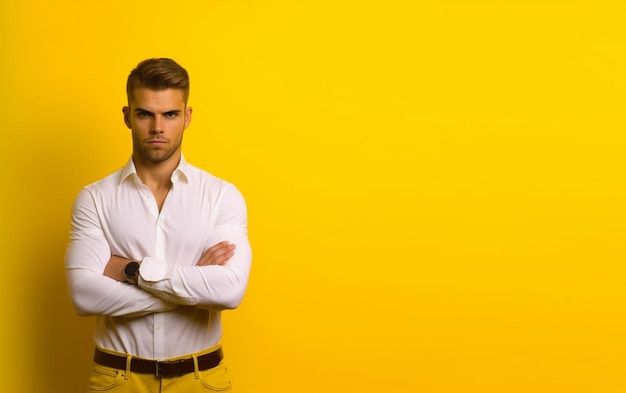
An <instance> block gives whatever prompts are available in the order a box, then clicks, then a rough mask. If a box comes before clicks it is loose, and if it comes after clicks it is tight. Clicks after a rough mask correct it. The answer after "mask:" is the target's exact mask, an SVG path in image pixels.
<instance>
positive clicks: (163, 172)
mask: <svg viewBox="0 0 626 393" xmlns="http://www.w3.org/2000/svg"><path fill="white" fill-rule="evenodd" d="M180 158H181V155H180V153H178V154H174V155H173V156H172V157H170V158H168V159H167V160H165V161H162V162H157V163H155V162H150V161H146V160H145V159H142V158H141V157H137V155H133V162H134V163H135V169H136V170H137V176H139V179H141V182H142V183H143V184H145V185H147V186H148V187H149V188H150V189H151V190H153V191H157V190H162V189H169V188H170V186H171V179H172V173H174V170H176V167H178V164H179V163H180Z"/></svg>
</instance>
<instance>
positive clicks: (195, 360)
mask: <svg viewBox="0 0 626 393" xmlns="http://www.w3.org/2000/svg"><path fill="white" fill-rule="evenodd" d="M191 358H192V359H193V375H194V376H195V377H196V379H200V370H199V369H198V355H197V354H195V353H194V354H192V355H191Z"/></svg>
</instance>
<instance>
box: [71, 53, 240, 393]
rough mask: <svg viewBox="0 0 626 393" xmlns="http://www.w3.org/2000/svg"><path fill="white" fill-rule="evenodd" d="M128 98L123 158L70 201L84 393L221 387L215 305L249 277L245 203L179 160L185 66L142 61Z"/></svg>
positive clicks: (186, 114) (224, 386)
mask: <svg viewBox="0 0 626 393" xmlns="http://www.w3.org/2000/svg"><path fill="white" fill-rule="evenodd" d="M126 91H127V95H128V106H125V107H124V108H123V113H124V122H125V123H126V126H127V127H128V128H129V129H130V130H131V134H132V141H133V151H132V157H131V158H130V159H129V160H128V162H127V163H126V165H125V166H124V167H123V168H121V169H120V170H118V171H117V172H115V173H113V174H111V175H109V176H107V177H105V178H104V179H102V180H100V181H98V182H96V183H93V184H91V185H89V186H87V187H85V188H84V189H82V190H81V191H80V193H79V194H78V196H77V198H76V201H75V203H74V207H73V213H72V230H71V234H70V243H69V246H68V250H67V255H66V261H65V264H66V269H67V278H68V283H69V288H70V293H71V296H72V300H73V302H74V305H75V307H76V310H77V312H78V314H79V315H96V326H95V333H94V339H95V344H96V351H95V355H94V367H93V371H92V374H91V378H90V383H89V391H96V390H97V391H101V390H105V389H108V388H112V387H115V391H116V392H133V393H135V392H146V393H155V392H161V391H165V390H167V391H168V392H185V393H190V392H206V391H215V390H219V391H230V389H231V386H230V381H229V378H228V375H227V371H226V367H225V365H224V362H223V353H222V349H221V345H220V340H221V335H222V326H221V322H220V310H223V309H233V308H235V307H237V306H238V305H239V304H240V302H241V300H242V298H243V296H244V292H245V290H246V286H247V282H248V275H249V273H250V264H251V251H250V245H249V242H248V237H247V213H246V205H245V202H244V199H243V198H242V196H241V194H240V193H239V191H238V190H237V189H236V188H235V187H234V186H233V185H231V184H229V183H227V182H225V181H223V180H220V179H218V178H216V177H214V176H212V175H210V174H208V173H207V172H204V171H202V170H200V169H198V168H196V167H193V166H191V165H190V164H188V163H187V162H186V161H185V158H184V156H183V155H182V152H181V144H182V140H183V134H184V131H185V129H186V128H187V126H189V123H190V122H191V114H192V109H191V107H189V106H187V99H188V96H189V78H188V75H187V71H186V70H185V69H184V68H182V67H181V66H180V65H178V64H177V63H176V62H174V61H173V60H171V59H164V58H160V59H149V60H145V61H143V62H141V63H139V65H138V66H137V68H135V69H134V70H133V71H132V72H131V73H130V75H129V77H128V81H127V86H126Z"/></svg>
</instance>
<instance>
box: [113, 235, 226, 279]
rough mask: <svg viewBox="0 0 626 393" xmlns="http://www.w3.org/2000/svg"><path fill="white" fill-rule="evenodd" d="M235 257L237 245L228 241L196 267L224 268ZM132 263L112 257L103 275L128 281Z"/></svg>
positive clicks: (209, 251)
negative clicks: (128, 268) (126, 270)
mask: <svg viewBox="0 0 626 393" xmlns="http://www.w3.org/2000/svg"><path fill="white" fill-rule="evenodd" d="M233 255H235V244H233V243H230V242H228V241H223V242H219V243H217V244H216V245H214V246H212V247H209V248H208V249H207V250H206V251H205V252H204V253H203V254H202V256H201V257H200V260H198V262H197V263H196V266H209V265H217V266H224V265H225V264H226V263H227V262H228V260H229V259H230V258H231V257H232V256H233ZM130 261H133V259H130V258H124V257H121V256H118V255H113V256H111V259H109V262H108V263H107V265H106V267H105V268H104V273H103V275H105V276H107V277H109V278H112V279H114V280H115V281H126V275H125V274H124V268H125V267H126V265H127V264H128V263H129V262H130Z"/></svg>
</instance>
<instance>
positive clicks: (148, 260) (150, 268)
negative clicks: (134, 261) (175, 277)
mask: <svg viewBox="0 0 626 393" xmlns="http://www.w3.org/2000/svg"><path fill="white" fill-rule="evenodd" d="M167 268H168V266H167V264H166V263H165V261H163V260H160V259H158V258H153V257H145V258H144V259H143V260H142V261H141V265H140V266H139V275H140V276H141V278H142V279H143V280H144V281H148V282H157V281H161V280H163V279H164V278H165V275H166V273H167Z"/></svg>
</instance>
